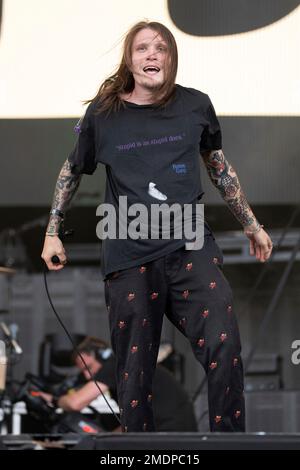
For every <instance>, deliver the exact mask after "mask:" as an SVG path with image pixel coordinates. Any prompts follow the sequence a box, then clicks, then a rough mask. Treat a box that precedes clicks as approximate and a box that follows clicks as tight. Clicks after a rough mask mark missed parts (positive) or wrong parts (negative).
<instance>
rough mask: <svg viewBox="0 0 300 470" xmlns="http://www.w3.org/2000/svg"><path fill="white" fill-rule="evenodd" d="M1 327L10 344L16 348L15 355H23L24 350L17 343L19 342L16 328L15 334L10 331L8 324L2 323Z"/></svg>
mask: <svg viewBox="0 0 300 470" xmlns="http://www.w3.org/2000/svg"><path fill="white" fill-rule="evenodd" d="M0 326H1V329H2V331H3V333H4V335H5V337H6V338H7V339H8V340H9V342H10V344H11V345H12V347H13V348H14V350H15V353H16V354H23V350H22V348H21V346H19V344H18V343H17V340H16V333H17V331H16V328H15V327H14V333H12V332H11V330H10V329H9V327H8V326H7V325H6V323H4V322H1V323H0ZM16 326H17V325H16Z"/></svg>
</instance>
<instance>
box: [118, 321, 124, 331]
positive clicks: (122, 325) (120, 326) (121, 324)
mask: <svg viewBox="0 0 300 470" xmlns="http://www.w3.org/2000/svg"><path fill="white" fill-rule="evenodd" d="M118 327H119V328H120V329H122V328H124V327H125V322H124V321H123V320H120V321H119V323H118Z"/></svg>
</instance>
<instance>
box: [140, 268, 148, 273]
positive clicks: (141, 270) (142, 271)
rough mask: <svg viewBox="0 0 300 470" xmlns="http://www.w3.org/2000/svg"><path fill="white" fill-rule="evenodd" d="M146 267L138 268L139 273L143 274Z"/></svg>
mask: <svg viewBox="0 0 300 470" xmlns="http://www.w3.org/2000/svg"><path fill="white" fill-rule="evenodd" d="M146 269H147V268H146V266H141V267H140V273H141V274H143V273H144V272H145V271H146Z"/></svg>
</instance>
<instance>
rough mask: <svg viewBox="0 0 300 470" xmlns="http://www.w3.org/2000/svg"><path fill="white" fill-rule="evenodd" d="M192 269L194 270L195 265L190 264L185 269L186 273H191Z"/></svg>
mask: <svg viewBox="0 0 300 470" xmlns="http://www.w3.org/2000/svg"><path fill="white" fill-rule="evenodd" d="M191 269H193V263H188V264H187V265H186V267H185V270H186V271H191Z"/></svg>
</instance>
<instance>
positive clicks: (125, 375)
mask: <svg viewBox="0 0 300 470" xmlns="http://www.w3.org/2000/svg"><path fill="white" fill-rule="evenodd" d="M128 377H129V374H128V372H124V380H128Z"/></svg>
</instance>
